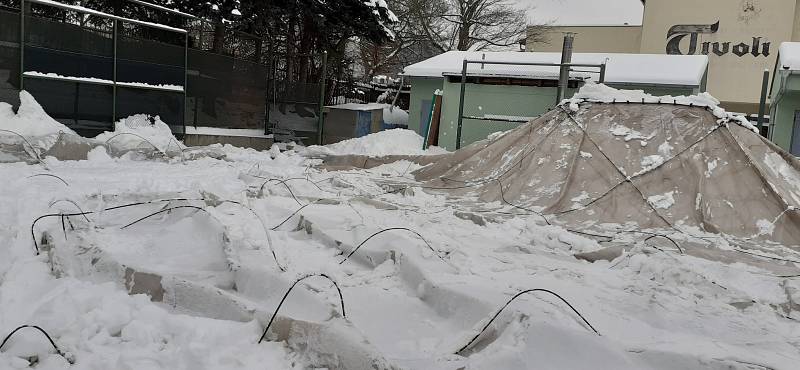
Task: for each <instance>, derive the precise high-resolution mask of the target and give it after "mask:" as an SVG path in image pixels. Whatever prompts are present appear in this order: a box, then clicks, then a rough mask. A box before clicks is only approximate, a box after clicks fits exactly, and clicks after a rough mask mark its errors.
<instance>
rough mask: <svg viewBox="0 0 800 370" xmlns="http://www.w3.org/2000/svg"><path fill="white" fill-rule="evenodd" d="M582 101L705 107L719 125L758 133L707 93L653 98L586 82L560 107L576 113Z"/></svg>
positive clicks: (639, 91)
mask: <svg viewBox="0 0 800 370" xmlns="http://www.w3.org/2000/svg"><path fill="white" fill-rule="evenodd" d="M583 101H590V102H600V103H616V102H620V103H623V102H631V103H633V102H635V103H650V104H675V105H688V106H696V107H706V108H708V109H710V110H711V112H712V113H713V114H714V116H715V117H717V118H719V121H718V123H720V124H727V123H728V122H733V123H736V124H738V125H740V126H742V127H746V128H747V129H749V130H751V131H753V132H758V129H757V128H756V127H755V126H753V124H752V123H750V121H749V120H748V119H747V118H746V117H745V116H743V115H740V114H734V113H730V112H727V111H725V109H722V108H721V107H720V106H719V103H720V102H719V100H717V98H715V97H713V96H712V95H711V94H709V93H707V92H703V93H700V94H697V95H691V96H670V95H664V96H654V95H650V94H648V93H645V92H644V91H643V90H618V89H615V88H613V87H609V86H606V85H604V84H598V83H594V82H587V83H586V84H585V85H584V86H583V87H581V89H580V90H579V91H578V92H577V93H576V94H575V95H574V96H572V98H570V99H564V101H562V102H561V105H562V106H568V107H569V109H570V110H571V111H573V112H577V111H578V106H579V104H580V103H581V102H583Z"/></svg>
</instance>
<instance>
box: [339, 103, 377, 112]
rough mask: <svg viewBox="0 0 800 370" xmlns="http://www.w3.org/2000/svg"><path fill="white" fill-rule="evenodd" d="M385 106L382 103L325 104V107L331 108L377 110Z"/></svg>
mask: <svg viewBox="0 0 800 370" xmlns="http://www.w3.org/2000/svg"><path fill="white" fill-rule="evenodd" d="M383 107H384V104H380V103H368V104H359V103H346V104H339V105H328V106H325V108H331V109H344V110H359V111H368V110H377V109H383Z"/></svg>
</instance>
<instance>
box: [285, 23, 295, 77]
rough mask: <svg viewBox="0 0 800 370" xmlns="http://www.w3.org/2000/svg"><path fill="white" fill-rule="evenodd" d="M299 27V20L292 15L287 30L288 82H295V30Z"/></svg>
mask: <svg viewBox="0 0 800 370" xmlns="http://www.w3.org/2000/svg"><path fill="white" fill-rule="evenodd" d="M296 27H297V19H296V18H295V16H294V15H292V17H291V19H289V27H288V28H287V30H286V81H287V82H288V81H293V80H294V68H295V40H296V34H295V28H296Z"/></svg>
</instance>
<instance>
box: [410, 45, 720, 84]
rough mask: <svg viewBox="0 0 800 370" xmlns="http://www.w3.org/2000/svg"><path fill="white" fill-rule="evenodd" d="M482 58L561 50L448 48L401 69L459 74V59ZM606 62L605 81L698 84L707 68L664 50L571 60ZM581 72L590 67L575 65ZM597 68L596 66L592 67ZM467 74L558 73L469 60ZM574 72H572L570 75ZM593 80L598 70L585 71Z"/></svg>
mask: <svg viewBox="0 0 800 370" xmlns="http://www.w3.org/2000/svg"><path fill="white" fill-rule="evenodd" d="M465 59H467V60H473V61H479V60H486V61H487V62H488V61H492V62H518V63H560V62H561V53H525V52H474V51H449V52H446V53H443V54H439V55H437V56H435V57H433V58H430V59H426V60H424V61H422V62H419V63H416V64H412V65H410V66H408V67H405V68H404V69H403V74H405V75H406V76H411V77H442V76H445V75H454V74H461V68H462V63H463V61H464V60H465ZM604 62H605V63H606V77H605V82H606V83H628V84H653V85H678V86H700V85H702V83H703V79H704V77H705V75H706V70H707V68H708V56H705V55H664V54H619V53H575V54H573V56H572V63H575V64H602V63H604ZM576 69H579V70H580V71H583V72H578V75H580V76H583V74H584V73H586V71H591V70H593V69H592V68H576ZM594 70H597V69H594ZM467 73H468V74H469V75H481V76H515V77H520V76H528V77H532V78H553V77H557V76H558V67H555V66H523V65H492V64H483V65H482V64H470V65H469V68H468V70H467ZM575 75H576V74H575V73H573V74H572V76H575ZM586 76H588V77H589V78H590V79H592V80H597V79H598V78H599V74H598V73H589V74H586Z"/></svg>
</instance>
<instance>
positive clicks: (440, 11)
mask: <svg viewBox="0 0 800 370" xmlns="http://www.w3.org/2000/svg"><path fill="white" fill-rule="evenodd" d="M409 1H422V2H424V1H423V0H409ZM528 10H530V9H524V8H523V9H520V8H518V7H516V6H515V5H514V3H512V2H511V1H510V0H434V1H429V2H427V4H422V5H421V6H418V7H416V8H415V11H416V13H412V14H414V16H415V18H416V20H417V22H418V28H419V29H418V31H419V32H420V33H421V34H422V35H424V36H425V37H427V38H428V39H429V40H430V41H431V42H432V43H433V45H435V47H436V48H437V49H439V50H440V51H441V52H444V51H449V50H484V49H492V48H504V47H508V46H511V45H515V44H517V43H518V42H519V41H520V40H521V39H523V38H525V33H526V29H528V21H527V16H526V13H527V11H528ZM537 28H540V29H541V30H540V31H541V32H536V31H539V30H537ZM545 28H546V27H545V26H544V25H540V26H533V28H532V29H531V31H534V32H533V34H534V36H535V35H537V34H543V33H544V31H545ZM529 33H530V32H529Z"/></svg>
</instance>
